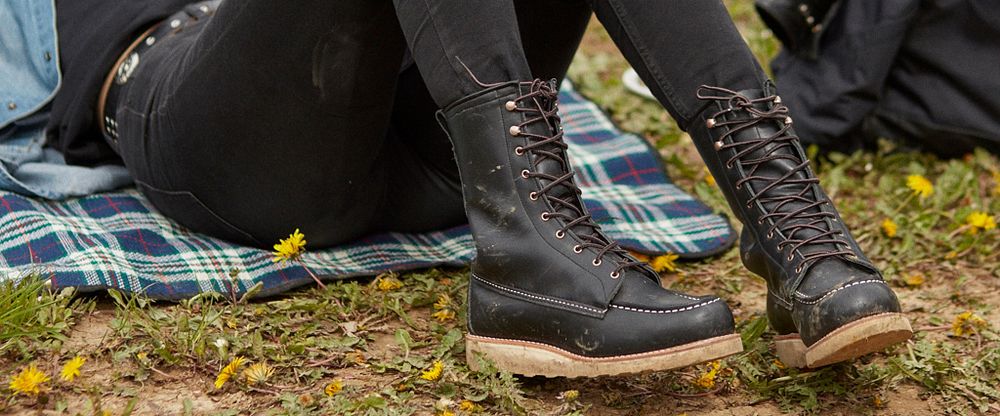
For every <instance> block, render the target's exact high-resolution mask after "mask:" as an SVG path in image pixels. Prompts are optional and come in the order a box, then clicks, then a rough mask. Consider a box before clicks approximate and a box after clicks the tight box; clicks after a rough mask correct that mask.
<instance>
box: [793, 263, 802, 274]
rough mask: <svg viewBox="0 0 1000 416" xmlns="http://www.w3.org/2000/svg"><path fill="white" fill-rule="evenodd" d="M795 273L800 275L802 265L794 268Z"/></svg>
mask: <svg viewBox="0 0 1000 416" xmlns="http://www.w3.org/2000/svg"><path fill="white" fill-rule="evenodd" d="M795 273H802V265H801V264H800V265H798V266H797V267H796V268H795Z"/></svg>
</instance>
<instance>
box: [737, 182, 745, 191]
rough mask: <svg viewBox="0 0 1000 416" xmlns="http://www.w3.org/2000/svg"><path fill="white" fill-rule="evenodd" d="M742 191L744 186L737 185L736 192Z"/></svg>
mask: <svg viewBox="0 0 1000 416" xmlns="http://www.w3.org/2000/svg"><path fill="white" fill-rule="evenodd" d="M740 189H743V184H742V183H741V184H738V185H736V190H737V191H738V190H740Z"/></svg>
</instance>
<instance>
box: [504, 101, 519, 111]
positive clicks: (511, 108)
mask: <svg viewBox="0 0 1000 416" xmlns="http://www.w3.org/2000/svg"><path fill="white" fill-rule="evenodd" d="M503 106H504V108H506V109H507V111H514V110H515V109H517V103H515V102H513V101H507V102H506V103H504V105H503Z"/></svg>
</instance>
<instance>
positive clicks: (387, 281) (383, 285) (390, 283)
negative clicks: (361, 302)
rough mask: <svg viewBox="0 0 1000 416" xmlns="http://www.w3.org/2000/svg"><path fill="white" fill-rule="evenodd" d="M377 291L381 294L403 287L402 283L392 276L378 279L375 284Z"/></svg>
mask: <svg viewBox="0 0 1000 416" xmlns="http://www.w3.org/2000/svg"><path fill="white" fill-rule="evenodd" d="M376 286H377V287H378V290H381V291H383V292H390V291H393V290H396V289H399V288H401V287H403V282H400V281H399V279H397V278H395V277H392V276H385V277H379V278H378V283H377V284H376Z"/></svg>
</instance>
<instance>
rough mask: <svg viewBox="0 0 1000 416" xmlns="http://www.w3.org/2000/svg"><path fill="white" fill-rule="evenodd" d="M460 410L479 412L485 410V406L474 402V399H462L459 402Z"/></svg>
mask: <svg viewBox="0 0 1000 416" xmlns="http://www.w3.org/2000/svg"><path fill="white" fill-rule="evenodd" d="M458 410H461V411H463V412H467V413H479V412H482V411H483V407H482V406H480V405H478V404H476V403H473V402H472V401H469V400H462V402H461V403H459V404H458Z"/></svg>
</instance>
